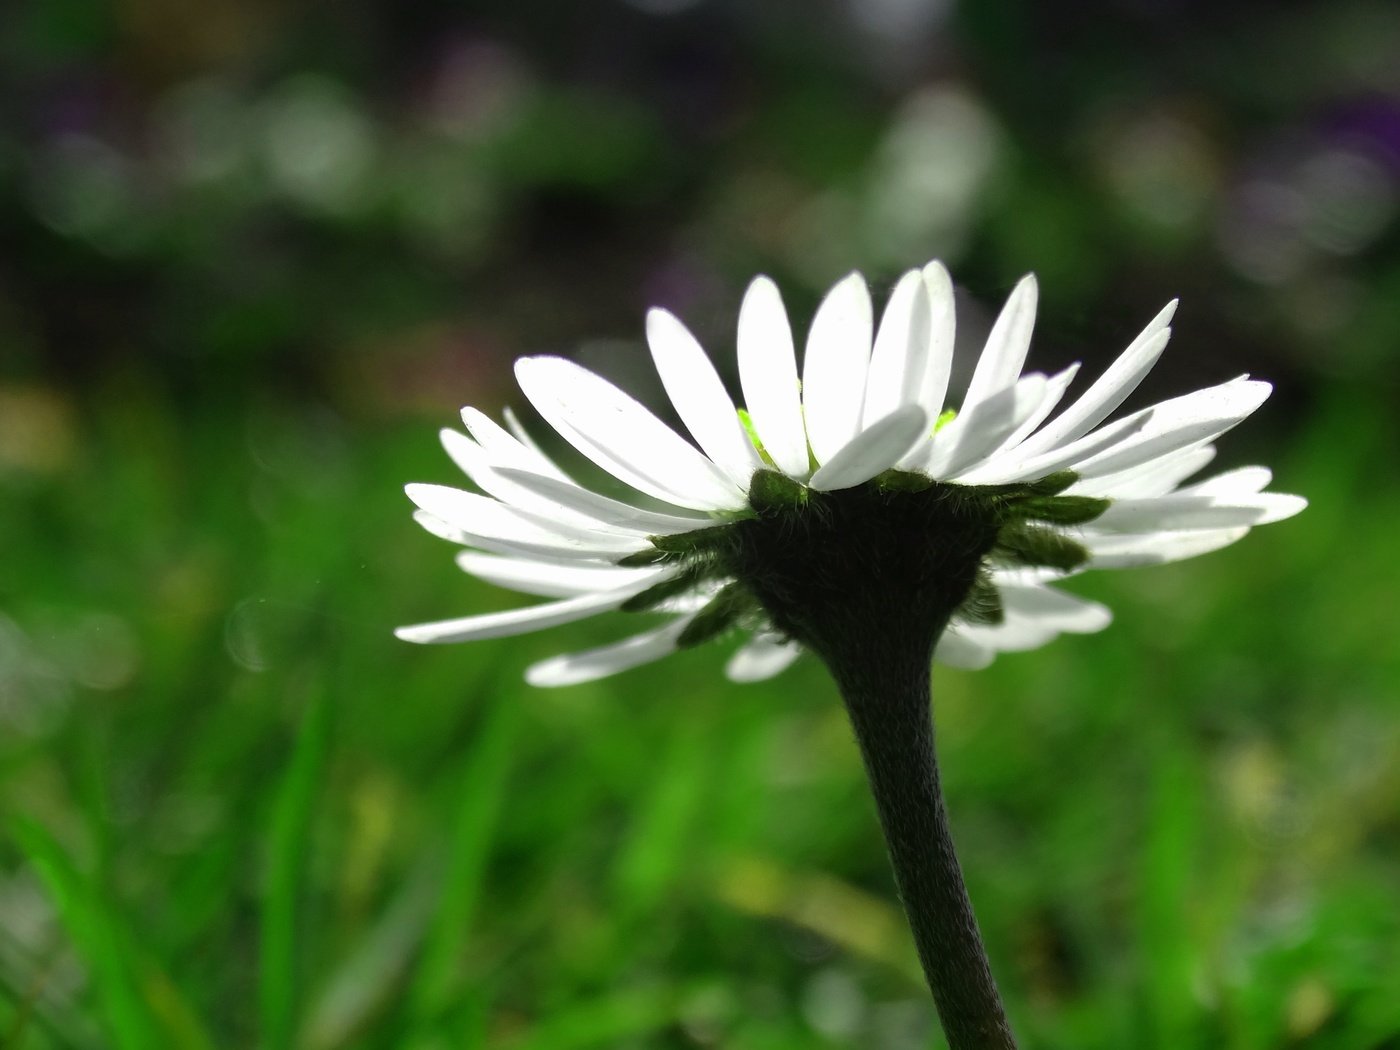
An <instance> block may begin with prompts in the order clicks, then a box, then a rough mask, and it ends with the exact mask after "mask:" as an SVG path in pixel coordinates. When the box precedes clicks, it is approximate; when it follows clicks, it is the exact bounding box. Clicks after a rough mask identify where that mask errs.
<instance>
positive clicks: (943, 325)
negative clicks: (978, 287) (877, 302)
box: [896, 260, 956, 470]
mask: <svg viewBox="0 0 1400 1050" xmlns="http://www.w3.org/2000/svg"><path fill="white" fill-rule="evenodd" d="M923 278H924V291H925V292H926V293H928V300H929V317H930V320H929V335H928V352H927V355H926V359H925V364H924V378H923V382H922V383H921V385H920V391H919V397H918V403H919V404H920V405H922V406H923V409H924V413H925V414H926V415H927V416H928V418H929V419H930V420H932V421H933V422H935V423H936V422H937V421H938V417H939V416H940V415H941V414H942V413H943V401H944V398H946V397H947V396H948V377H949V375H950V374H951V373H952V369H953V339H954V334H955V328H956V315H955V312H954V304H953V281H952V278H950V277H949V276H948V271H947V270H946V269H944V267H943V264H942V263H941V262H938V261H936V260H935V261H934V262H931V263H929V264H928V265H927V266H925V267H924V270H923ZM929 430H930V438H931V437H932V427H930V428H929ZM932 452H933V450H932V449H931V448H930V447H929V445H928V443H927V442H919V443H918V444H916V445H915V446H914V447H913V448H912V449H910V450H909V451H908V453H906V454H905V456H904V458H903V459H901V460H900V461H899V463H897V464H896V466H898V467H901V468H904V469H907V470H919V469H922V467H923V465H924V464H925V463H926V462H927V461H928V458H929V456H930V455H931V454H932Z"/></svg>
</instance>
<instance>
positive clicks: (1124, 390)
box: [1027, 299, 1177, 453]
mask: <svg viewBox="0 0 1400 1050" xmlns="http://www.w3.org/2000/svg"><path fill="white" fill-rule="evenodd" d="M1176 303H1177V301H1176V300H1175V299H1173V300H1172V301H1171V302H1169V303H1168V304H1167V305H1166V306H1164V307H1163V308H1162V310H1161V312H1159V313H1158V314H1157V316H1156V317H1154V318H1152V320H1151V321H1149V322H1148V325H1147V327H1146V328H1144V329H1143V330H1142V332H1140V333H1139V334H1138V337H1137V338H1136V339H1134V340H1133V341H1132V342H1131V343H1130V344H1128V348H1127V349H1126V350H1124V351H1123V353H1122V354H1120V355H1119V357H1118V359H1117V360H1116V361H1114V362H1113V364H1111V365H1109V366H1108V368H1107V369H1106V370H1105V371H1104V373H1103V375H1101V376H1099V378H1098V379H1096V380H1095V381H1094V382H1093V384H1092V385H1091V386H1090V387H1089V389H1088V390H1086V391H1084V393H1083V394H1082V395H1080V397H1079V398H1078V399H1077V400H1076V401H1075V402H1074V404H1072V405H1070V406H1069V408H1067V409H1065V411H1064V412H1062V413H1061V414H1060V415H1059V416H1057V417H1056V418H1055V419H1053V420H1052V421H1051V422H1050V423H1048V424H1046V426H1045V427H1044V429H1042V430H1041V431H1040V432H1039V433H1038V434H1036V435H1034V436H1033V437H1032V438H1029V439H1028V440H1027V445H1028V450H1029V451H1031V452H1035V453H1039V452H1045V451H1047V450H1049V449H1052V448H1055V447H1057V446H1059V445H1063V444H1065V443H1066V442H1068V441H1074V440H1075V439H1076V438H1079V437H1082V436H1084V435H1085V434H1087V433H1088V432H1089V431H1090V430H1092V429H1094V427H1096V426H1098V425H1099V424H1100V423H1102V422H1103V421H1104V420H1105V419H1107V418H1108V417H1109V414H1110V413H1112V411H1113V410H1114V409H1115V408H1117V407H1118V406H1119V405H1121V404H1122V403H1123V402H1124V400H1126V399H1127V397H1128V395H1129V394H1131V393H1132V392H1133V391H1134V390H1136V389H1137V386H1138V384H1139V383H1141V382H1142V380H1143V378H1144V377H1145V376H1146V375H1147V373H1148V372H1150V371H1152V366H1153V365H1155V364H1156V363H1157V359H1158V358H1159V357H1161V356H1162V351H1163V350H1164V349H1165V348H1166V345H1167V340H1168V339H1170V338H1171V329H1170V328H1168V327H1167V326H1168V325H1169V324H1170V323H1171V319H1172V316H1173V315H1174V314H1175V313H1176Z"/></svg>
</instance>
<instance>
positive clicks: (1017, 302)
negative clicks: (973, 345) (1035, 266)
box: [961, 274, 1039, 413]
mask: <svg viewBox="0 0 1400 1050" xmlns="http://www.w3.org/2000/svg"><path fill="white" fill-rule="evenodd" d="M1038 294H1039V289H1038V287H1037V285H1036V282H1035V277H1034V275H1031V274H1027V275H1026V276H1025V277H1022V278H1021V280H1020V281H1019V282H1018V283H1017V285H1016V287H1015V288H1013V289H1012V291H1011V294H1010V295H1009V296H1008V297H1007V300H1006V305H1005V306H1003V307H1002V309H1001V313H1000V314H999V315H998V316H997V319H996V322H995V323H994V324H993V325H992V331H991V333H990V334H989V335H988V336H987V342H986V345H985V346H984V347H983V348H982V356H981V357H979V358H978V359H977V368H976V369H975V370H974V371H973V373H972V381H971V382H970V383H969V384H968V387H967V396H966V397H964V398H963V404H962V409H961V412H963V413H967V412H970V411H971V410H972V409H974V408H976V406H977V405H979V404H980V403H981V402H983V401H985V400H986V399H987V398H989V397H993V396H995V395H996V394H999V393H1001V392H1002V391H1003V390H1005V389H1006V388H1007V387H1009V386H1011V384H1013V383H1014V382H1016V379H1017V377H1018V376H1020V374H1021V368H1022V366H1023V365H1024V364H1025V363H1026V354H1027V353H1028V352H1029V351H1030V348H1031V331H1032V329H1034V327H1035V306H1036V298H1037V296H1038Z"/></svg>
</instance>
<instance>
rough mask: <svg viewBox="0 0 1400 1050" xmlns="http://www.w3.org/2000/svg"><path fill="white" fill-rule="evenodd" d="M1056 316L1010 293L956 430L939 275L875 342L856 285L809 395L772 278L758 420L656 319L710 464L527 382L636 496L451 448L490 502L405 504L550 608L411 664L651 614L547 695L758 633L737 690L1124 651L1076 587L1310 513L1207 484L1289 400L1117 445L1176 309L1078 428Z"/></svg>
mask: <svg viewBox="0 0 1400 1050" xmlns="http://www.w3.org/2000/svg"><path fill="white" fill-rule="evenodd" d="M1036 294H1037V289H1036V282H1035V278H1034V277H1030V276H1028V277H1026V278H1024V279H1023V280H1022V281H1021V282H1020V283H1019V284H1018V285H1017V286H1016V288H1015V289H1014V290H1013V291H1012V293H1011V295H1010V297H1009V298H1008V299H1007V302H1006V305H1005V306H1004V307H1003V308H1002V311H1001V313H1000V315H999V316H998V317H997V319H996V322H995V324H994V325H993V326H992V330H991V333H990V334H989V335H988V337H987V341H986V345H985V346H984V347H983V349H982V352H981V356H980V357H979V358H978V361H977V364H976V367H975V369H974V371H973V374H972V379H971V382H970V383H969V385H968V388H967V392H966V394H965V395H964V396H963V398H962V400H961V404H960V406H959V407H958V409H957V411H956V412H953V411H951V410H948V409H947V407H946V404H945V401H946V398H947V395H948V380H949V375H950V373H951V371H952V355H953V334H954V309H953V288H952V283H951V281H950V280H949V277H948V273H947V271H946V270H945V269H944V268H943V266H942V265H941V264H939V263H937V262H933V263H930V264H929V265H927V266H925V267H924V268H923V269H922V270H912V271H910V272H909V273H907V274H905V275H904V276H903V277H902V278H901V279H900V280H899V282H898V283H897V284H896V285H895V287H894V290H893V292H892V293H891V295H890V297H889V301H888V302H887V304H886V305H885V308H884V311H883V314H882V316H881V318H880V322H879V325H878V326H877V325H876V324H875V320H874V311H873V309H872V305H871V300H870V293H869V291H868V289H867V286H866V283H865V281H864V280H863V279H862V278H861V276H860V275H859V274H854V273H853V274H851V275H849V276H848V277H846V278H844V279H843V280H841V281H839V282H838V283H837V284H836V285H835V287H833V288H832V289H831V291H830V292H828V293H827V295H826V297H825V299H823V301H822V303H821V305H820V306H819V307H818V309H817V312H816V315H815V317H814V318H813V320H812V324H811V328H810V330H809V332H808V334H807V341H806V353H805V355H804V358H803V364H802V373H801V378H800V380H799V376H798V368H797V357H796V353H795V348H794V341H793V334H792V328H791V325H790V324H789V321H788V316H787V312H786V310H785V309H784V306H783V302H782V299H781V297H780V295H779V292H778V289H777V287H776V286H775V285H774V283H773V282H772V281H771V280H769V279H768V278H766V277H758V278H756V279H755V280H754V281H753V282H752V283H751V284H750V285H749V289H748V292H747V293H746V295H745V296H744V301H743V305H742V306H741V308H740V311H739V320H738V363H739V380H740V386H741V387H742V391H743V395H744V402H745V405H746V408H745V409H743V410H739V409H736V407H735V405H734V403H733V401H732V400H731V398H730V396H729V394H728V393H727V392H726V390H725V387H724V384H723V383H722V382H721V380H720V377H719V375H718V373H717V372H716V371H715V368H714V366H713V364H711V362H710V359H709V358H708V357H707V356H706V354H705V351H704V350H703V349H702V348H701V346H700V344H699V343H698V342H697V341H696V340H695V338H694V337H693V336H692V335H691V334H690V332H689V331H688V330H687V329H686V328H685V326H684V325H683V324H682V323H681V322H680V321H679V320H677V319H676V318H675V317H674V316H672V315H671V314H670V313H668V312H666V311H665V310H652V311H651V312H650V313H649V314H648V316H647V325H646V333H647V341H648V343H649V345H650V348H651V354H652V359H653V361H654V362H655V365H656V369H657V371H658V373H659V374H660V376H661V381H662V384H663V385H664V387H665V389H666V393H667V395H668V396H669V397H670V400H671V403H672V405H673V406H674V408H675V411H676V414H677V415H678V416H679V417H680V420H681V422H682V423H683V424H684V425H685V428H686V429H687V430H688V431H689V433H690V437H691V438H692V439H693V441H694V443H693V444H692V443H691V441H688V440H687V439H686V438H684V437H682V436H681V435H680V434H678V433H677V432H676V431H675V430H673V429H672V428H671V427H670V426H668V425H667V424H666V423H664V422H662V421H661V420H660V419H658V418H657V417H656V416H655V415H653V414H652V413H651V412H650V411H648V410H647V409H646V408H644V407H643V406H642V405H641V404H639V403H638V402H637V401H636V400H634V399H633V398H632V397H630V396H629V395H627V394H626V393H624V392H623V391H621V390H620V389H618V388H617V387H616V386H614V385H613V384H611V383H609V382H608V381H607V380H605V379H602V378H601V377H599V376H597V375H595V374H594V373H592V372H590V371H588V370H587V369H585V368H582V367H581V366H579V365H577V364H574V363H573V362H571V361H567V360H565V359H563V358H559V357H527V358H523V359H521V360H520V361H518V362H517V363H516V369H515V371H516V377H517V379H518V380H519V383H520V386H521V389H522V390H523V391H524V393H525V396H526V397H527V398H528V399H529V400H530V403H531V404H532V405H533V406H534V407H535V409H536V410H537V411H538V412H539V414H540V415H541V416H542V417H543V418H544V419H545V420H546V421H547V422H548V423H549V424H550V426H552V427H553V428H554V429H555V430H556V431H558V433H559V434H560V436H561V437H563V438H564V440H565V441H567V442H568V443H569V444H570V445H572V446H573V447H574V448H575V449H577V450H578V451H579V452H580V453H582V454H583V455H584V456H585V457H587V458H588V459H590V460H592V461H593V463H595V464H596V465H597V466H599V467H601V468H602V469H603V470H605V471H606V472H608V473H609V474H611V475H612V476H613V477H614V478H616V479H618V480H619V481H621V482H623V483H624V484H625V485H627V486H629V487H630V488H632V489H634V490H636V492H637V493H639V494H640V496H638V497H636V498H634V499H633V500H631V501H620V500H615V499H612V498H610V497H607V496H604V495H601V494H599V493H597V492H594V491H592V490H591V489H589V488H586V487H584V486H582V485H580V484H578V483H577V482H575V481H574V480H573V479H571V478H570V477H569V476H568V474H566V473H565V472H564V471H563V470H562V469H560V467H559V466H557V465H556V464H555V463H554V462H553V461H552V460H551V459H550V458H549V457H548V456H546V455H545V454H544V452H542V451H541V450H540V448H539V447H538V446H537V445H536V444H535V443H534V442H533V441H532V440H531V439H530V437H529V436H528V435H527V434H526V432H525V431H524V429H523V428H522V427H521V426H520V424H519V422H518V421H517V420H516V419H515V417H514V416H513V415H511V414H510V413H509V411H508V410H507V413H506V420H505V422H506V425H505V427H501V426H499V425H497V424H496V423H495V422H493V421H492V420H491V419H489V418H488V417H486V416H485V415H483V414H482V413H480V412H478V411H476V410H475V409H471V408H467V409H464V410H463V412H462V418H463V422H464V423H465V425H466V430H467V433H466V434H462V433H459V432H457V431H453V430H444V431H443V432H442V441H443V444H444V446H445V447H446V449H447V452H448V454H449V455H450V456H451V457H452V458H453V460H454V461H455V462H456V463H457V465H458V466H459V467H461V469H462V470H463V471H464V472H465V473H466V475H467V476H468V477H469V478H470V479H471V481H472V482H474V483H475V485H476V486H477V487H478V488H479V489H480V490H481V493H474V492H467V491H463V490H460V489H455V488H448V487H444V486H440V485H409V486H408V489H407V491H408V495H409V497H410V498H411V499H412V500H413V502H414V503H415V504H417V506H418V508H419V510H418V512H417V515H416V517H417V519H418V521H419V522H420V523H421V524H422V525H423V526H424V527H425V528H427V529H428V530H429V531H431V532H433V533H436V534H437V535H440V536H442V537H444V538H446V539H449V540H452V541H454V542H456V543H459V544H461V545H463V546H464V547H465V548H467V549H465V550H463V551H462V552H461V553H459V554H458V556H457V561H458V564H459V565H460V566H461V567H462V568H463V569H464V570H466V571H467V572H469V573H471V574H473V575H475V576H477V577H479V578H481V579H483V580H487V581H489V582H491V583H494V584H499V585H501V586H503V587H507V588H511V589H513V590H517V591H522V592H525V593H527V594H532V595H538V596H542V597H545V598H548V599H551V600H549V601H546V602H543V603H541V604H537V605H533V606H529V607H527V608H521V609H513V610H510V611H508V612H498V613H487V614H484V615H477V616H468V617H464V618H461V619H455V620H444V621H440V622H436V623H425V624H418V625H416V626H412V627H404V628H400V629H399V631H398V632H397V633H398V635H399V637H400V638H403V639H406V640H408V641H414V642H458V641H468V640H472V639H480V638H491V637H497V636H502V635H509V634H517V633H522V632H526V631H532V630H537V629H541V628H545V627H552V626H555V625H557V624H563V623H568V622H570V621H572V620H579V619H582V618H584V617H587V616H592V615H595V614H597V613H601V612H606V611H610V610H618V609H621V610H625V611H629V612H648V613H652V614H660V615H661V616H663V617H664V620H663V621H662V622H661V623H660V625H659V626H652V627H651V628H650V629H649V630H647V631H645V632H643V633H641V634H636V635H633V636H632V637H629V638H626V639H625V640H623V641H621V642H618V643H616V644H613V645H608V646H604V647H602V648H598V649H593V650H589V651H587V652H581V653H574V654H570V655H565V656H557V657H554V658H552V659H549V660H546V661H544V662H542V663H539V664H536V665H535V666H533V667H531V668H529V670H528V671H527V672H526V677H527V679H528V680H529V681H530V682H532V683H534V684H536V685H566V684H571V683H576V682H582V681H587V680H590V679H593V678H597V677H601V676H604V675H608V674H612V673H614V672H618V671H621V670H624V669H626V668H629V667H633V666H636V665H638V664H642V663H646V662H648V661H651V660H655V659H658V658H660V657H662V656H664V655H666V654H667V653H669V652H672V651H673V650H675V649H677V648H679V647H684V646H687V645H692V644H695V643H697V642H699V641H702V640H706V639H708V638H712V637H714V636H716V635H718V634H721V633H724V632H729V631H737V632H742V633H744V634H746V636H747V638H746V641H745V643H744V644H743V645H742V646H741V647H740V648H739V650H738V651H737V652H736V653H735V655H734V657H733V658H732V659H731V660H730V661H729V665H728V673H729V676H730V677H731V678H733V679H735V680H739V681H752V680H757V679H762V678H767V677H770V676H772V675H775V674H777V673H778V672H780V671H782V670H783V669H784V668H786V667H787V666H788V665H789V664H790V663H791V662H792V661H793V659H794V658H795V657H796V656H797V655H798V653H799V651H800V649H801V648H802V647H803V646H808V647H811V648H815V649H817V650H818V651H819V652H821V651H823V649H824V648H830V647H832V646H839V645H843V644H869V643H868V641H858V640H856V639H857V638H858V636H859V638H866V636H873V637H874V638H875V639H876V642H875V643H874V644H878V638H879V631H880V630H882V629H884V628H883V627H882V626H881V625H882V624H884V623H885V622H886V621H888V622H889V623H899V624H907V623H913V624H914V625H915V626H916V629H918V630H921V631H925V632H926V633H927V635H928V644H929V645H933V644H934V643H935V641H936V649H934V653H933V655H934V657H935V658H936V659H938V660H939V661H941V662H943V663H947V664H952V665H955V666H960V667H982V666H985V665H986V664H988V663H990V662H991V660H992V659H993V657H994V656H995V654H996V653H997V652H998V651H1014V650H1021V649H1031V648H1035V647H1037V646H1040V645H1043V644H1044V643H1046V642H1048V641H1049V640H1050V639H1052V638H1054V637H1055V636H1056V635H1058V634H1059V633H1061V632H1066V631H1068V632H1091V631H1098V630H1101V629H1102V628H1104V627H1105V626H1107V625H1108V623H1109V620H1110V614H1109V611H1108V609H1107V608H1105V607H1104V606H1102V605H1100V604H1098V603H1096V602H1091V601H1087V600H1085V599H1083V598H1079V597H1076V596H1074V595H1072V594H1069V593H1067V592H1066V591H1063V590H1060V589H1058V588H1056V587H1054V586H1052V584H1054V583H1056V582H1057V581H1059V580H1062V579H1064V578H1066V577H1068V576H1071V575H1073V574H1075V573H1078V572H1082V571H1084V570H1086V569H1095V568H1126V567H1130V566H1137V565H1151V564H1158V563H1162V562H1169V561H1176V560H1178V559H1182V558H1188V557H1192V556H1194V555H1197V554H1204V553H1206V552H1208V551H1213V550H1217V549H1219V548H1221V547H1224V546H1226V545H1227V544H1230V543H1233V542H1234V541H1236V540H1238V539H1239V538H1240V537H1242V536H1243V535H1244V534H1245V533H1246V532H1248V531H1249V529H1250V528H1251V527H1252V526H1255V525H1261V524H1265V523H1267V522H1272V521H1278V520H1280V519H1282V518H1286V517H1289V516H1291V515H1293V514H1296V513H1298V512H1299V511H1300V510H1302V509H1303V507H1304V506H1306V503H1305V501H1304V500H1303V499H1302V498H1300V497H1298V496H1289V495H1281V494H1278V493H1269V492H1264V491H1263V490H1264V489H1265V487H1266V486H1267V485H1268V484H1269V481H1270V473H1269V471H1268V469H1266V468H1264V467H1244V468H1240V469H1237V470H1230V471H1227V472H1225V473H1223V474H1218V475H1216V476H1215V477H1212V478H1209V479H1208V480H1205V481H1197V482H1192V483H1189V484H1188V483H1187V479H1188V478H1190V477H1191V476H1192V475H1194V474H1196V472H1197V471H1199V470H1200V469H1201V468H1202V467H1204V466H1205V465H1206V464H1207V463H1208V462H1210V460H1211V458H1212V457H1213V456H1214V447H1213V445H1212V442H1214V441H1215V439H1217V438H1218V437H1220V435H1221V434H1223V433H1225V432H1226V431H1227V430H1229V429H1230V428H1232V427H1233V426H1235V425H1236V424H1237V423H1239V422H1240V421H1241V420H1243V419H1244V418H1245V417H1246V416H1248V415H1249V414H1250V413H1252V412H1253V411H1254V410H1255V409H1256V408H1258V407H1259V406H1260V405H1261V404H1262V403H1263V401H1264V400H1265V398H1267V397H1268V395H1269V392H1270V389H1271V387H1270V385H1269V384H1268V383H1265V382H1260V381H1258V380H1252V379H1249V378H1248V377H1240V378H1238V379H1233V380H1231V381H1229V382H1227V383H1222V384H1220V385H1218V386H1213V387H1208V388H1206V389H1204V390H1198V391H1195V392H1194V393H1190V394H1186V395H1184V396H1181V397H1177V398H1172V399H1171V400H1168V401H1163V402H1161V403H1159V404H1156V405H1153V406H1151V407H1149V408H1144V409H1142V410H1141V411H1138V412H1134V413H1131V414H1129V415H1126V416H1122V417H1120V418H1117V419H1114V420H1112V421H1109V417H1110V416H1111V415H1112V414H1113V413H1114V411H1115V410H1116V409H1117V408H1118V407H1119V405H1121V404H1122V402H1123V401H1124V399H1125V398H1127V397H1128V395H1129V394H1131V393H1132V392H1133V390H1134V389H1135V388H1136V387H1137V385H1138V384H1139V382H1141V380H1142V379H1143V377H1144V376H1145V375H1146V374H1147V373H1148V371H1149V370H1150V369H1151V368H1152V366H1153V365H1154V364H1155V363H1156V361H1157V358H1158V357H1159V356H1160V355H1161V353H1162V350H1163V348H1164V347H1165V346H1166V344H1167V340H1168V338H1169V337H1170V334H1171V329H1170V327H1169V324H1170V321H1171V318H1172V314H1173V312H1174V310H1175V308H1176V303H1175V301H1173V302H1172V303H1169V304H1168V305H1167V306H1166V307H1165V308H1164V309H1163V310H1162V311H1161V312H1160V313H1159V314H1158V315H1157V316H1156V317H1154V318H1153V319H1152V321H1151V322H1149V324H1148V325H1147V327H1146V328H1145V329H1143V331H1142V332H1141V333H1140V334H1139V335H1138V336H1137V338H1135V339H1134V340H1133V341H1132V342H1131V343H1130V344H1129V345H1128V347H1127V349H1126V350H1124V351H1123V353H1122V354H1121V355H1120V356H1119V357H1118V359H1117V360H1116V361H1114V363H1113V364H1112V365H1110V366H1109V368H1108V369H1107V371H1105V372H1104V373H1103V375H1101V376H1100V377H1099V378H1098V379H1097V380H1096V381H1095V382H1093V383H1092V384H1090V386H1089V387H1088V389H1087V390H1085V391H1084V392H1083V393H1082V394H1080V395H1079V396H1078V397H1077V398H1076V399H1074V400H1073V401H1072V402H1071V403H1070V404H1069V405H1068V407H1065V408H1063V409H1061V410H1060V411H1059V412H1058V414H1056V409H1057V408H1059V406H1060V402H1061V401H1062V399H1063V398H1064V397H1065V394H1066V393H1067V391H1068V389H1069V387H1070V384H1071V382H1072V381H1073V380H1074V378H1075V373H1076V372H1077V370H1078V365H1072V366H1070V367H1069V368H1067V369H1065V370H1064V371H1062V372H1058V373H1056V374H1054V375H1049V376H1047V375H1043V374H1041V373H1038V372H1023V371H1022V369H1023V366H1024V365H1025V361H1026V356H1027V353H1028V351H1029V348H1030V341H1031V331H1032V328H1033V326H1034V323H1035V311H1036Z"/></svg>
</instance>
